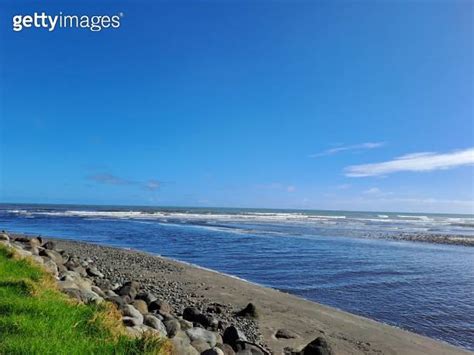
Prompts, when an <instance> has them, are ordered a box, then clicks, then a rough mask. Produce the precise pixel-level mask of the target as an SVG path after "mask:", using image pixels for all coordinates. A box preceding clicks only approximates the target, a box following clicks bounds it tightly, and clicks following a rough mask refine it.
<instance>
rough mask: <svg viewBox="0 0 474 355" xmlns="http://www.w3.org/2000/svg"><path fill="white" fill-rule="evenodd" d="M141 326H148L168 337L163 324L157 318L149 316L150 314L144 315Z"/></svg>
mask: <svg viewBox="0 0 474 355" xmlns="http://www.w3.org/2000/svg"><path fill="white" fill-rule="evenodd" d="M143 324H145V325H147V326H149V327H151V328H153V329H156V330H157V331H159V332H160V333H161V334H163V335H164V336H166V335H168V332H167V330H166V327H165V325H164V324H163V322H162V321H161V320H159V319H158V318H156V317H155V316H154V315H151V314H146V315H144V316H143Z"/></svg>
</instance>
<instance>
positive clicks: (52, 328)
mask: <svg viewBox="0 0 474 355" xmlns="http://www.w3.org/2000/svg"><path fill="white" fill-rule="evenodd" d="M169 352H170V348H169V344H168V343H167V342H166V341H163V340H160V339H158V338H155V337H152V336H144V337H143V338H141V339H132V338H129V337H127V336H125V333H124V328H123V326H122V325H121V321H120V315H119V313H118V311H117V310H116V309H115V308H114V307H113V306H112V305H111V304H109V303H105V304H101V305H85V304H80V303H77V302H74V301H72V300H71V299H69V298H68V297H67V296H66V295H64V294H62V293H61V292H60V291H58V290H57V289H56V287H55V281H54V280H53V279H52V277H51V276H50V275H49V274H47V273H46V272H45V271H43V270H42V269H41V268H40V267H38V266H36V265H34V264H33V263H32V262H31V261H29V260H25V259H21V260H20V259H19V258H16V257H15V255H14V254H13V253H12V252H11V251H9V250H8V249H6V248H5V247H3V246H0V354H42V355H43V354H55V355H61V354H67V355H73V354H81V355H82V354H166V353H169Z"/></svg>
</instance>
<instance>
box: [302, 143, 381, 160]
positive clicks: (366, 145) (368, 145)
mask: <svg viewBox="0 0 474 355" xmlns="http://www.w3.org/2000/svg"><path fill="white" fill-rule="evenodd" d="M383 145H385V142H366V143H360V144H353V145H341V146H338V147H335V148H331V149H327V150H325V151H323V152H321V153H316V154H311V155H310V156H309V157H310V158H317V157H323V156H326V155H333V154H337V153H340V152H344V151H361V150H369V149H375V148H380V147H382V146H383Z"/></svg>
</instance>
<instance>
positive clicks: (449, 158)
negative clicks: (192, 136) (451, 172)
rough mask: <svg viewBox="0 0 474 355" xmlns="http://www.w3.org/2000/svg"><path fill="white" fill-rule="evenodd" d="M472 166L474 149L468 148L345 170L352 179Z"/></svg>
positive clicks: (355, 166)
mask: <svg viewBox="0 0 474 355" xmlns="http://www.w3.org/2000/svg"><path fill="white" fill-rule="evenodd" d="M472 164H474V148H468V149H464V150H457V151H454V152H449V153H442V154H439V153H432V152H424V153H414V154H407V155H403V156H401V157H398V158H395V159H393V160H389V161H386V162H382V163H374V164H362V165H352V166H349V167H347V168H346V169H345V174H346V176H350V177H366V176H380V175H388V174H392V173H396V172H400V171H416V172H423V171H433V170H441V169H452V168H455V167H458V166H463V165H472Z"/></svg>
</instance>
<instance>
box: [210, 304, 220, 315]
mask: <svg viewBox="0 0 474 355" xmlns="http://www.w3.org/2000/svg"><path fill="white" fill-rule="evenodd" d="M206 311H207V312H208V313H217V314H221V313H222V312H223V310H222V307H221V305H220V304H216V303H213V304H211V305H210V306H209V307H207V310H206Z"/></svg>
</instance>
